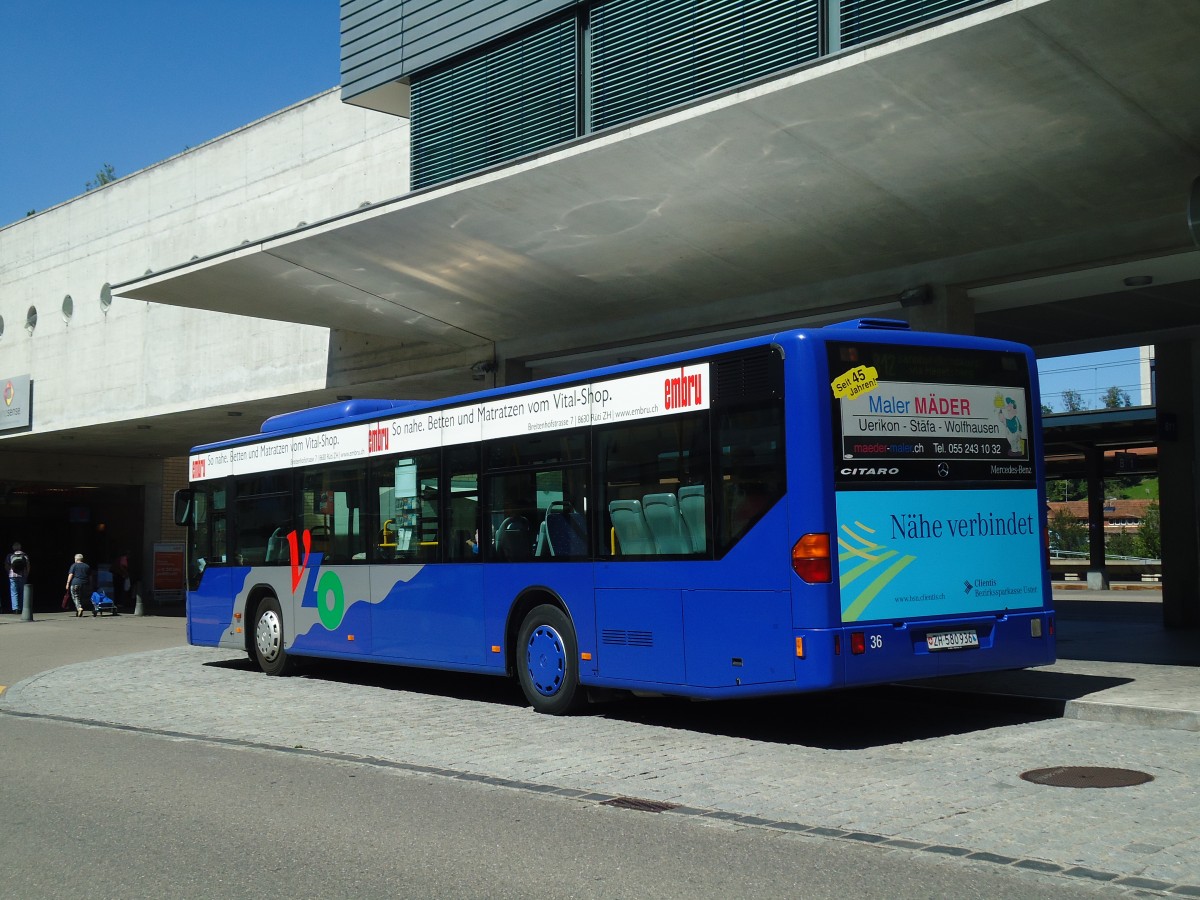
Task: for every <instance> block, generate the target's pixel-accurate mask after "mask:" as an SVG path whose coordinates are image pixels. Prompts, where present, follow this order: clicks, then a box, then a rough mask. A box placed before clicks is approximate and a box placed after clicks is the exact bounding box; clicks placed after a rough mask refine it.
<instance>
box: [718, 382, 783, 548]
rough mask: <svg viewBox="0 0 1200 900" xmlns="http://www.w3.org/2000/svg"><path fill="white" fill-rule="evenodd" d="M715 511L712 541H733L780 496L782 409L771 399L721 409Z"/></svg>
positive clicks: (723, 544) (728, 544)
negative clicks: (718, 506) (715, 538)
mask: <svg viewBox="0 0 1200 900" xmlns="http://www.w3.org/2000/svg"><path fill="white" fill-rule="evenodd" d="M717 442H718V446H719V447H720V448H721V456H720V467H721V500H722V503H721V516H720V523H719V529H718V532H719V533H718V542H719V545H720V547H721V548H722V549H728V548H729V547H731V546H733V544H735V543H736V542H737V541H738V539H739V538H741V536H742V535H743V534H745V533H746V532H747V531H748V530H749V529H750V527H751V526H752V525H754V523H755V522H757V521H758V520H759V519H760V518H762V516H763V515H764V514H765V513H766V512H767V510H769V509H770V508H771V507H772V506H774V505H775V503H776V502H778V500H779V498H780V497H782V496H783V492H784V489H785V487H786V485H785V477H784V476H785V472H786V466H785V460H784V455H783V410H782V408H781V406H780V404H779V403H778V402H777V401H768V402H766V403H762V404H755V405H753V406H748V407H741V408H738V409H734V410H728V411H722V412H721V413H720V414H719V415H718V417H717Z"/></svg>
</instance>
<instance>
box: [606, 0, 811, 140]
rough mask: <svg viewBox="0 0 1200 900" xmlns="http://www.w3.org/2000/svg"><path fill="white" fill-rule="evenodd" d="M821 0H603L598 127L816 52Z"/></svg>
mask: <svg viewBox="0 0 1200 900" xmlns="http://www.w3.org/2000/svg"><path fill="white" fill-rule="evenodd" d="M818 6H819V2H818V0H602V2H600V3H598V4H596V5H595V6H594V7H593V8H592V10H591V13H590V19H589V41H590V51H591V56H590V59H591V97H590V104H591V106H590V127H591V129H592V130H598V129H601V128H606V127H608V126H610V125H615V124H618V123H620V122H627V121H629V120H630V119H635V118H637V117H639V116H643V115H646V114H648V113H651V112H654V111H656V110H660V109H664V108H666V107H668V106H672V105H674V104H676V103H682V102H684V101H687V100H691V99H692V98H695V97H701V96H703V95H705V94H709V93H712V92H713V91H719V90H722V89H724V88H728V87H732V86H734V85H736V84H740V83H742V82H745V81H749V80H751V79H754V78H757V77H759V76H761V75H766V74H769V73H771V72H776V71H779V70H781V69H785V68H787V67H789V66H793V65H796V64H798V63H801V62H805V61H807V60H810V59H815V58H816V57H817V55H818V52H819V45H820V44H819V17H818Z"/></svg>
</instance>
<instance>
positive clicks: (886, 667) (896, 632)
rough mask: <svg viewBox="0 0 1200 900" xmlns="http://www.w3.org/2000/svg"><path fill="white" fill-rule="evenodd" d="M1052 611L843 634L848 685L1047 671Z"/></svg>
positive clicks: (854, 629) (878, 627) (877, 626)
mask: <svg viewBox="0 0 1200 900" xmlns="http://www.w3.org/2000/svg"><path fill="white" fill-rule="evenodd" d="M1054 631H1055V624H1054V612H1053V611H1052V610H1048V609H1038V610H1027V611H1023V612H1019V613H1003V614H1001V615H998V616H975V617H971V618H969V619H952V620H941V621H937V620H935V621H926V622H901V623H895V624H894V623H890V622H889V623H876V624H873V625H862V626H859V625H854V626H850V627H846V628H842V629H840V644H841V647H840V650H841V652H840V655H841V656H842V657H843V659H844V660H845V666H846V669H845V671H846V685H847V686H859V685H867V684H879V683H883V682H888V681H908V680H910V679H916V678H933V677H936V676H939V675H962V674H967V673H971V672H993V671H997V670H1001V669H1023V668H1028V667H1030V666H1044V665H1049V664H1051V663H1053V662H1054V661H1055V659H1056V651H1055V639H1054Z"/></svg>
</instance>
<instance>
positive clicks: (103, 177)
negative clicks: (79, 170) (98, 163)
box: [83, 163, 117, 191]
mask: <svg viewBox="0 0 1200 900" xmlns="http://www.w3.org/2000/svg"><path fill="white" fill-rule="evenodd" d="M116 180H117V170H116V169H114V168H113V167H112V163H105V164H104V165H103V166H102V167H101V168H100V171H99V172H97V173H96V180H95V181H89V182H88V183H87V184H85V185H84V186H83V189H84V190H85V191H91V190H95V189H96V188H98V187H102V186H103V185H106V184H109V183H111V182H113V181H116Z"/></svg>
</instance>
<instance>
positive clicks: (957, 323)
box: [901, 285, 975, 334]
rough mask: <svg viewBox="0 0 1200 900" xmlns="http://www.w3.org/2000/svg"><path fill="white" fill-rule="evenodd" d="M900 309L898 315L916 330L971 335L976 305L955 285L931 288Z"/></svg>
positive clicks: (932, 286)
mask: <svg viewBox="0 0 1200 900" xmlns="http://www.w3.org/2000/svg"><path fill="white" fill-rule="evenodd" d="M917 299H923V301H924V302H914V303H913V304H912V305H909V306H902V308H901V314H902V315H903V316H904V317H905V318H906V319H908V324H909V325H911V326H912V327H913V329H914V330H916V331H940V332H942V333H944V334H974V333H975V304H974V302H973V301H972V300H971V298H970V297H968V296H967V292H966V291H965V290H964V289H962V288H960V287H958V286H957V285H950V286H946V285H930V286H929V290H928V293H927V294H925V295H924V296H923V297H922V296H921V295H920V294H919V293H918V295H917ZM901 302H902V303H903V301H901Z"/></svg>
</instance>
